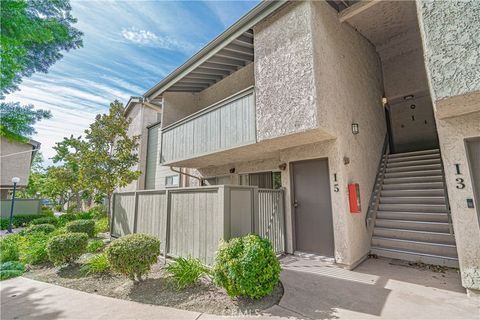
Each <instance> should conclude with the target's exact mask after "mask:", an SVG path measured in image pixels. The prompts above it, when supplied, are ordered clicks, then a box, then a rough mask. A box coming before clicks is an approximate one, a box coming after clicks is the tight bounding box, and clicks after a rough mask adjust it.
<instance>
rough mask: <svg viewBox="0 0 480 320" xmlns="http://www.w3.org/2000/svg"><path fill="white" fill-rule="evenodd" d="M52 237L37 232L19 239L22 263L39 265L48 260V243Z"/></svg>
mask: <svg viewBox="0 0 480 320" xmlns="http://www.w3.org/2000/svg"><path fill="white" fill-rule="evenodd" d="M49 239H50V235H48V234H44V233H42V232H35V233H31V234H26V235H25V236H22V237H19V241H18V247H19V250H20V261H21V262H24V263H27V264H38V263H42V262H46V261H47V260H48V254H47V248H46V247H47V242H48V240H49Z"/></svg>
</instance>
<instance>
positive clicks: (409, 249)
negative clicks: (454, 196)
mask: <svg viewBox="0 0 480 320" xmlns="http://www.w3.org/2000/svg"><path fill="white" fill-rule="evenodd" d="M367 218H368V219H369V221H367V222H369V223H370V224H373V225H371V226H370V229H373V235H372V246H371V253H372V254H375V255H377V256H381V257H387V258H396V259H401V260H407V261H414V262H423V263H426V264H434V265H442V266H448V267H458V258H457V248H456V246H455V237H454V234H453V228H452V224H451V219H450V212H449V206H448V198H447V194H446V189H445V181H444V174H443V167H442V162H441V158H440V151H439V150H438V149H433V150H424V151H415V152H407V153H398V154H385V155H384V156H383V158H382V162H381V164H380V168H379V173H378V175H377V183H376V186H375V188H374V192H373V195H372V202H371V204H370V208H369V214H368V216H367ZM371 232H372V230H371Z"/></svg>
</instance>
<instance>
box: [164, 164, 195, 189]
mask: <svg viewBox="0 0 480 320" xmlns="http://www.w3.org/2000/svg"><path fill="white" fill-rule="evenodd" d="M170 170H172V171H173V172H176V173H178V174H182V175H185V176H187V177H190V178H194V179H197V180H198V181H199V182H200V186H203V178H200V177H197V176H195V175H193V174H190V173H186V172H183V171H182V170H181V169H180V170H177V169H175V168H174V167H172V166H170Z"/></svg>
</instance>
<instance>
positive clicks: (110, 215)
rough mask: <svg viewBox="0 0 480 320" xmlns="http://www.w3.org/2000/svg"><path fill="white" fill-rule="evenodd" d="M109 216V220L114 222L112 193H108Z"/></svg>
mask: <svg viewBox="0 0 480 320" xmlns="http://www.w3.org/2000/svg"><path fill="white" fill-rule="evenodd" d="M107 217H108V221H110V223H112V194H111V193H108V194H107Z"/></svg>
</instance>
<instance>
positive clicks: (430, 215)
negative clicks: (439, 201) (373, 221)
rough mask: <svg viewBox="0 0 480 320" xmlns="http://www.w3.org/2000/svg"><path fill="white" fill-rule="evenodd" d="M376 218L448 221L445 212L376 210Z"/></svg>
mask: <svg viewBox="0 0 480 320" xmlns="http://www.w3.org/2000/svg"><path fill="white" fill-rule="evenodd" d="M377 219H387V220H407V221H423V222H444V223H448V214H447V213H445V212H443V213H442V212H404V211H377Z"/></svg>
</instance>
